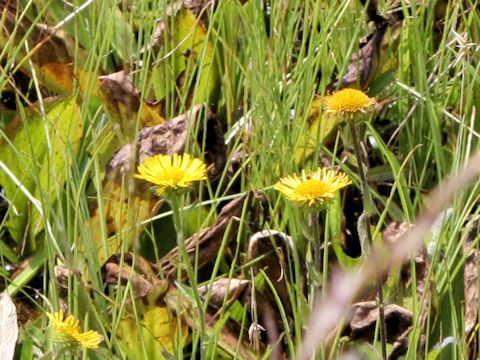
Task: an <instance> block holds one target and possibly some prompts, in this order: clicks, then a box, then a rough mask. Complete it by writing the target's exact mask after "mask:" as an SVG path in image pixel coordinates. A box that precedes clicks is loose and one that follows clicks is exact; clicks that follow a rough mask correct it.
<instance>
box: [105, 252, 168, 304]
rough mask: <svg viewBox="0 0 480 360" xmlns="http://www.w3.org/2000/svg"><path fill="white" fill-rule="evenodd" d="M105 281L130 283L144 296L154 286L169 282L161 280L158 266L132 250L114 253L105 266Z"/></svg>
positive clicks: (137, 292) (113, 283)
mask: <svg viewBox="0 0 480 360" xmlns="http://www.w3.org/2000/svg"><path fill="white" fill-rule="evenodd" d="M102 271H103V274H104V278H105V282H106V283H107V284H110V285H119V284H121V285H126V284H127V283H129V284H130V285H131V286H132V287H133V290H134V291H135V294H138V296H139V297H143V296H145V295H147V294H148V292H149V291H150V290H151V288H152V287H153V286H158V285H159V284H164V286H166V287H168V285H166V284H167V283H166V282H165V281H162V280H160V278H159V275H158V274H159V271H158V268H157V267H156V266H155V265H154V264H152V263H151V262H149V261H147V260H145V259H144V258H143V257H141V256H138V255H135V254H133V253H131V252H128V253H125V254H123V255H120V254H115V255H112V256H111V257H110V258H109V259H108V260H107V262H106V263H105V265H104V266H103V269H102Z"/></svg>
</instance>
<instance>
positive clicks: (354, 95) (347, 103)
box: [325, 89, 376, 113]
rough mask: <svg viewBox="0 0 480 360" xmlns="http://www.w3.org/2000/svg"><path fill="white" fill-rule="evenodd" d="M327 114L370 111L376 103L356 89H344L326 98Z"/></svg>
mask: <svg viewBox="0 0 480 360" xmlns="http://www.w3.org/2000/svg"><path fill="white" fill-rule="evenodd" d="M325 101H326V111H327V113H345V112H347V113H356V112H365V111H368V110H370V109H371V108H372V107H373V106H374V105H375V104H376V101H375V99H374V98H371V97H368V96H367V95H366V94H365V93H363V92H362V91H360V90H356V89H342V90H340V91H337V92H336V93H334V94H333V95H330V96H327V97H326V100H325Z"/></svg>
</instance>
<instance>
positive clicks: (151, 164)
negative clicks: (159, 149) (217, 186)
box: [135, 154, 207, 196]
mask: <svg viewBox="0 0 480 360" xmlns="http://www.w3.org/2000/svg"><path fill="white" fill-rule="evenodd" d="M137 170H138V172H139V174H135V177H136V178H138V179H143V180H146V181H148V182H150V183H152V184H155V185H157V191H156V192H157V195H159V196H160V195H163V193H164V192H165V191H167V190H177V189H185V188H188V187H189V186H190V185H191V184H192V183H193V182H195V181H200V180H205V179H206V178H207V167H206V165H205V163H204V162H203V161H202V160H200V159H197V158H193V157H192V156H190V155H189V154H183V155H178V154H174V155H162V154H159V155H155V156H152V157H149V158H147V159H145V160H144V161H143V163H141V164H140V165H138V168H137Z"/></svg>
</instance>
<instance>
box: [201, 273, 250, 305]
mask: <svg viewBox="0 0 480 360" xmlns="http://www.w3.org/2000/svg"><path fill="white" fill-rule="evenodd" d="M249 284H250V281H248V280H244V279H235V278H233V279H227V278H221V279H218V280H216V281H214V282H213V284H212V285H210V284H206V285H203V286H200V287H199V288H198V293H199V295H200V296H201V297H203V298H206V297H207V295H208V294H209V293H210V296H209V298H208V305H211V306H214V307H216V308H217V309H221V310H222V311H223V310H224V309H225V308H224V307H223V304H224V302H227V304H228V303H231V302H232V301H233V300H236V299H238V298H239V297H241V296H242V293H243V292H244V290H245V289H246V288H247V286H248V285H249Z"/></svg>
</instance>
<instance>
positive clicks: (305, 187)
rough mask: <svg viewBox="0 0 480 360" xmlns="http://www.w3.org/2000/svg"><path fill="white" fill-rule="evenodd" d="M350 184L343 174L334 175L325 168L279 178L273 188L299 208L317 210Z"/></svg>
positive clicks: (333, 172)
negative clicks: (306, 207)
mask: <svg viewBox="0 0 480 360" xmlns="http://www.w3.org/2000/svg"><path fill="white" fill-rule="evenodd" d="M351 183H352V182H351V181H350V179H349V178H348V177H347V175H345V174H336V173H335V171H333V170H329V169H326V168H318V169H317V170H315V171H312V172H308V173H307V172H306V171H305V170H302V172H301V174H300V176H298V175H297V174H293V175H289V176H286V177H283V178H281V179H280V180H279V181H278V182H277V183H276V184H275V186H274V188H275V190H278V191H280V192H281V193H282V194H283V195H284V196H285V197H286V198H287V199H288V200H291V201H293V202H295V203H297V204H298V205H300V206H305V205H306V206H308V207H311V208H318V207H322V206H324V205H327V204H328V203H329V202H330V200H332V199H333V198H334V197H335V195H336V193H337V192H338V190H340V189H341V188H343V187H345V186H347V185H349V184H351Z"/></svg>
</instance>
